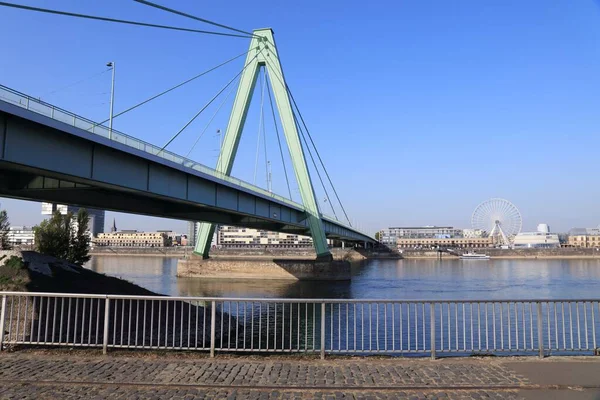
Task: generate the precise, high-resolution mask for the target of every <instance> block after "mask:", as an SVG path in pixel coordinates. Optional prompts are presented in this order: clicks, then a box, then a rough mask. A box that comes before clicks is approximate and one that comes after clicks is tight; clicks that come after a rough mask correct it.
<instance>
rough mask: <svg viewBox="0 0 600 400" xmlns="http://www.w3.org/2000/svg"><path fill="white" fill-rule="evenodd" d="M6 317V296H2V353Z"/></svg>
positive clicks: (0, 323)
mask: <svg viewBox="0 0 600 400" xmlns="http://www.w3.org/2000/svg"><path fill="white" fill-rule="evenodd" d="M5 317H6V295H2V311H1V312H0V351H2V344H3V343H4V318H5Z"/></svg>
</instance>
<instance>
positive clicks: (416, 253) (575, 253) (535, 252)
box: [402, 248, 600, 259]
mask: <svg viewBox="0 0 600 400" xmlns="http://www.w3.org/2000/svg"><path fill="white" fill-rule="evenodd" d="M462 251H464V252H466V251H467V250H466V249H465V250H462ZM473 251H474V252H477V253H481V254H487V255H489V256H491V257H492V258H520V259H526V258H598V259H600V251H599V250H596V249H580V248H557V249H513V250H505V249H495V248H493V249H473ZM402 257H403V258H438V257H439V253H438V252H437V251H432V250H404V251H403V252H402ZM442 258H457V256H454V255H452V254H448V253H442Z"/></svg>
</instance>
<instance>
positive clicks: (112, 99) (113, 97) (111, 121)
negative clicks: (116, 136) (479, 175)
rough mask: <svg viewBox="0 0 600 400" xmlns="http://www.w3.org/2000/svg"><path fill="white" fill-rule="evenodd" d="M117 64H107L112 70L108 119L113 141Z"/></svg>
mask: <svg viewBox="0 0 600 400" xmlns="http://www.w3.org/2000/svg"><path fill="white" fill-rule="evenodd" d="M115 64H116V63H115V62H114V61H110V62H108V63H106V66H107V67H110V68H112V83H111V86H110V116H109V118H108V121H109V122H108V138H109V139H111V140H112V130H113V129H112V124H113V105H114V102H115V69H116V68H115Z"/></svg>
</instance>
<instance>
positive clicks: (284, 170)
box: [265, 74, 292, 200]
mask: <svg viewBox="0 0 600 400" xmlns="http://www.w3.org/2000/svg"><path fill="white" fill-rule="evenodd" d="M265 80H266V81H267V84H268V78H267V75H266V74H265ZM267 93H268V94H269V103H270V104H271V113H272V114H273V125H275V132H276V133H277V144H278V145H279V154H280V155H281V163H282V164H283V172H284V174H285V183H286V184H287V188H288V193H289V195H290V200H292V189H291V188H290V181H289V179H288V173H287V168H286V167H285V159H284V157H283V148H282V147H281V137H280V134H279V128H278V127H277V118H276V117H275V107H273V98H272V97H271V90H270V89H269V86H267Z"/></svg>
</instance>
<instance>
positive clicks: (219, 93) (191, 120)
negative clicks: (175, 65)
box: [158, 51, 260, 154]
mask: <svg viewBox="0 0 600 400" xmlns="http://www.w3.org/2000/svg"><path fill="white" fill-rule="evenodd" d="M259 54H260V51H259V52H258V53H256V55H255V56H254V57H252V59H251V60H250V61H248V63H247V64H246V65H244V68H242V70H241V71H240V72H238V73H237V75H236V76H234V77H233V78H231V80H230V81H229V82H227V84H226V85H225V86H223V88H222V89H221V90H219V92H218V93H217V94H216V95H214V96H213V98H212V99H210V100H209V102H208V103H206V104H205V105H204V107H202V108H201V109H200V111H198V112H197V113H196V115H194V116H193V117H192V119H190V120H189V121H188V122H187V123H186V124H185V125H184V126H183V127H182V128H181V129H180V130H179V132H177V133H176V134H175V135H173V137H172V138H171V139H170V140H169V141H168V142H167V143H166V144H165V145H164V146H163V147H162V148H161V149H160V151H159V152H158V154H160V153H161V152H162V151H164V150H165V148H166V147H167V146H168V145H169V144H171V142H172V141H173V140H175V139H176V138H177V136H179V135H180V134H181V132H183V131H184V130H185V129H186V128H187V127H188V126H190V124H191V123H192V122H194V120H195V119H196V118H198V116H199V115H200V114H202V112H203V111H204V110H206V109H207V108H208V106H210V105H211V104H212V102H213V101H215V100H216V98H217V97H219V96H220V95H221V93H223V92H224V91H225V89H227V88H228V87H229V85H231V84H232V83H233V81H235V80H236V79H237V78H238V77H239V76H240V75H242V73H243V72H244V71H245V70H246V68H247V67H248V65H250V64H252V62H253V61H254V60H255V59H256V57H258V55H259Z"/></svg>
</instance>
